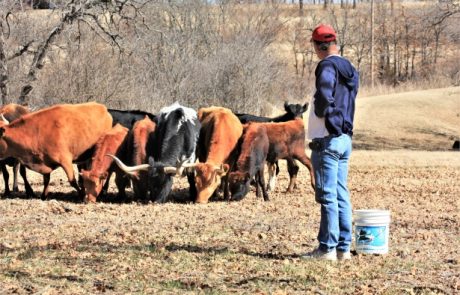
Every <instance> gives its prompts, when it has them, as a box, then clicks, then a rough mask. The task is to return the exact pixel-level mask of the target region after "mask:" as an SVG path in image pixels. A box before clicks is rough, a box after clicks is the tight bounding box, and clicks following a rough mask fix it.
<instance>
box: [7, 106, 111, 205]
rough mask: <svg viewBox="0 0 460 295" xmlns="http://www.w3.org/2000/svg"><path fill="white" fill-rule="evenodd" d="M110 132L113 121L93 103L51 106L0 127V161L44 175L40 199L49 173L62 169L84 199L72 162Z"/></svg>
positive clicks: (43, 197) (104, 109) (104, 110)
mask: <svg viewBox="0 0 460 295" xmlns="http://www.w3.org/2000/svg"><path fill="white" fill-rule="evenodd" d="M110 129H112V117H111V116H110V114H109V113H108V112H107V108H106V107H105V106H104V105H101V104H98V103H94V102H92V103H84V104H77V105H68V104H62V105H56V106H52V107H49V108H46V109H42V110H40V111H37V112H34V113H30V114H27V115H24V116H22V117H21V118H19V119H17V120H15V121H13V122H12V123H10V124H9V125H4V126H2V127H0V159H4V158H7V157H14V158H17V159H18V160H19V161H20V162H21V163H22V164H24V165H25V166H27V167H28V168H29V169H31V170H34V171H36V172H38V173H41V174H43V175H44V189H43V193H42V199H46V196H47V195H48V185H49V181H50V173H51V172H52V171H53V170H54V169H56V168H58V167H62V168H63V169H64V171H65V173H66V175H67V177H68V179H69V182H70V184H71V185H72V186H73V187H74V188H75V189H76V190H77V191H78V193H79V194H80V195H81V196H83V194H82V190H81V189H80V188H79V186H78V184H77V181H76V180H75V174H74V170H73V166H72V162H73V161H75V160H77V159H78V157H79V156H80V155H82V154H84V152H85V151H87V150H89V149H90V148H91V147H92V146H93V145H94V144H95V143H96V141H97V140H98V139H99V137H101V136H102V135H104V134H105V133H106V132H108V131H109V130H110Z"/></svg>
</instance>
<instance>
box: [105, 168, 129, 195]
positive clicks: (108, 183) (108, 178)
mask: <svg viewBox="0 0 460 295" xmlns="http://www.w3.org/2000/svg"><path fill="white" fill-rule="evenodd" d="M112 173H113V171H109V173H108V174H107V179H106V180H105V183H104V186H103V187H102V191H101V192H100V194H99V195H101V196H105V195H107V191H108V190H109V185H110V177H112ZM117 177H118V176H117V175H116V176H115V184H116V185H117V188H118V184H117ZM119 181H120V180H119ZM120 183H121V182H120ZM123 190H124V188H123ZM118 192H120V188H118Z"/></svg>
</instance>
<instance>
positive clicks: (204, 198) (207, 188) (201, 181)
mask: <svg viewBox="0 0 460 295" xmlns="http://www.w3.org/2000/svg"><path fill="white" fill-rule="evenodd" d="M194 167H195V173H196V176H195V184H196V190H197V198H196V202H197V203H207V202H208V200H209V198H210V197H211V196H212V194H213V193H214V191H215V190H216V189H217V187H218V186H219V185H220V182H221V179H222V177H223V176H225V175H226V174H227V172H228V170H229V169H230V166H229V165H228V164H222V165H220V166H216V165H212V164H208V163H196V164H194Z"/></svg>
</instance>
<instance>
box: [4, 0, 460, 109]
mask: <svg viewBox="0 0 460 295" xmlns="http://www.w3.org/2000/svg"><path fill="white" fill-rule="evenodd" d="M28 1H29V2H30V1H36V0H28ZM38 1H44V0H38ZM369 2H370V1H335V3H336V4H332V3H331V2H327V5H326V7H325V5H324V1H321V2H320V1H304V2H303V3H304V4H306V3H310V4H317V5H306V6H304V7H303V8H302V10H300V9H299V5H285V4H284V1H282V2H281V3H278V2H276V1H275V2H273V1H265V2H263V3H262V2H259V3H260V4H256V5H254V4H244V3H243V4H241V1H238V2H236V1H235V2H232V1H225V2H223V1H222V2H217V1H216V2H213V3H212V2H210V1H208V2H206V1H199V0H185V1H138V0H137V1H133V0H110V1H109V0H104V1H102V0H87V1H72V0H68V1H59V0H56V1H52V2H48V3H52V4H53V5H55V7H54V9H52V10H45V11H43V10H42V11H35V10H31V9H30V8H29V9H27V8H24V5H22V7H21V5H19V6H18V3H19V4H24V3H25V2H20V0H2V1H1V2H0V94H1V99H2V103H7V102H19V103H28V104H29V105H32V106H33V105H37V106H43V105H51V104H55V103H57V102H70V103H76V102H83V101H93V100H95V101H99V102H102V103H105V104H107V105H109V106H111V107H116V108H130V109H142V110H146V111H152V112H153V111H156V110H158V109H159V108H160V107H162V106H164V105H168V104H171V103H173V102H174V101H179V102H181V103H182V104H184V105H187V106H190V107H193V108H199V107H201V106H204V105H207V106H209V105H213V104H214V105H221V106H226V107H229V108H231V109H233V110H234V111H236V112H245V113H253V114H267V113H268V112H270V111H271V109H270V107H269V106H270V105H272V104H275V105H277V104H278V105H282V103H284V101H292V102H305V101H307V100H309V98H310V96H311V94H312V91H313V88H314V68H315V66H316V63H317V61H318V60H317V58H316V56H315V55H314V53H313V51H312V46H311V44H310V42H309V40H310V36H311V32H312V30H313V28H314V27H315V26H316V25H317V24H318V23H330V24H331V25H332V26H333V27H334V28H335V29H336V31H337V33H338V42H339V45H340V48H341V54H343V55H345V56H347V57H348V58H350V59H351V60H352V61H353V63H354V64H355V65H356V67H357V68H358V69H359V71H360V73H361V84H362V86H363V87H366V85H369V84H370V77H371V67H370V61H371V45H373V48H374V54H373V60H374V67H373V73H374V77H375V83H376V84H383V85H388V86H391V87H398V85H401V84H407V83H417V84H419V85H420V84H424V85H435V86H443V85H441V84H446V85H452V84H457V85H458V84H459V81H460V74H459V72H460V60H459V59H458V50H459V43H460V41H459V39H460V32H459V29H458V26H457V21H458V12H459V7H458V6H459V5H458V4H455V2H453V1H443V2H434V1H425V2H423V1H410V3H408V1H404V2H402V1H396V0H395V1H375V3H374V11H375V13H374V22H373V28H374V42H372V40H371V33H370V32H371V23H372V19H371V10H370V7H371V6H370V3H369ZM414 2H415V3H414ZM30 3H32V4H31V5H34V4H33V3H35V2H30ZM251 3H255V2H251ZM288 3H289V2H288ZM297 4H298V3H297ZM318 4H323V5H318ZM355 4H356V5H355ZM18 7H19V8H18Z"/></svg>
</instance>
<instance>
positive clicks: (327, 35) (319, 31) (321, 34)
mask: <svg viewBox="0 0 460 295" xmlns="http://www.w3.org/2000/svg"><path fill="white" fill-rule="evenodd" d="M335 39H336V33H335V31H334V29H333V28H332V27H331V26H329V25H323V24H320V25H319V26H317V27H316V28H315V29H314V30H313V33H312V34H311V40H310V41H312V40H314V41H319V42H331V41H334V40H335Z"/></svg>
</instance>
